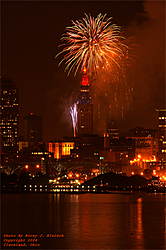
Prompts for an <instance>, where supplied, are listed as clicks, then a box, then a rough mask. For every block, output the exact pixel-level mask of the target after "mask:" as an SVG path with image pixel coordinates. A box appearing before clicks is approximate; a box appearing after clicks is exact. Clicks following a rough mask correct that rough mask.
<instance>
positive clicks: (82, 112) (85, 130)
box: [76, 69, 93, 137]
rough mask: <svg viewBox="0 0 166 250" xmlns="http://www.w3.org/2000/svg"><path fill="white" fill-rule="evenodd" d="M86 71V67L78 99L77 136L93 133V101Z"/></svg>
mask: <svg viewBox="0 0 166 250" xmlns="http://www.w3.org/2000/svg"><path fill="white" fill-rule="evenodd" d="M86 72H87V71H86V69H84V70H83V75H82V81H81V86H80V96H79V100H78V101H77V126H76V127H77V130H76V135H77V137H80V136H82V135H93V103H92V100H91V96H90V95H89V81H88V77H87V73H86Z"/></svg>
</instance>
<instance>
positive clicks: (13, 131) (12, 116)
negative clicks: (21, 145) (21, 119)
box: [0, 77, 18, 153]
mask: <svg viewBox="0 0 166 250" xmlns="http://www.w3.org/2000/svg"><path fill="white" fill-rule="evenodd" d="M0 115H1V122H0V136H1V145H2V148H1V151H2V153H9V152H16V151H17V141H18V89H17V87H16V84H15V82H14V80H13V78H12V77H2V78H1V111H0Z"/></svg>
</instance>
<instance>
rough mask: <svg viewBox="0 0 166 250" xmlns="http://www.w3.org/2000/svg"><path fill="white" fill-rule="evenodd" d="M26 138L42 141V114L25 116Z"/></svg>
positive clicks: (26, 139) (27, 139)
mask: <svg viewBox="0 0 166 250" xmlns="http://www.w3.org/2000/svg"><path fill="white" fill-rule="evenodd" d="M24 140H25V141H38V142H41V141H42V116H37V115H34V113H31V114H30V115H28V116H24Z"/></svg>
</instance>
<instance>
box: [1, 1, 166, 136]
mask: <svg viewBox="0 0 166 250" xmlns="http://www.w3.org/2000/svg"><path fill="white" fill-rule="evenodd" d="M84 13H87V14H88V13H90V14H91V15H92V16H94V17H96V16H97V14H99V13H102V14H105V13H107V17H111V16H112V17H113V21H112V23H116V24H117V25H120V26H121V27H122V31H124V32H125V33H126V35H127V36H130V37H133V38H134V41H135V43H136V44H137V45H138V46H137V51H138V56H139V61H140V63H139V65H138V68H137V69H136V72H135V76H134V79H133V80H134V96H133V98H134V101H133V113H132V115H131V114H130V117H128V118H127V116H126V119H125V120H124V124H123V121H122V122H121V127H122V128H123V130H126V131H128V129H129V128H134V127H136V126H137V125H139V126H144V127H146V128H156V127H157V112H156V111H155V108H164V104H165V1H150V2H149V1H71V2H70V1H23V2H22V1H2V2H1V21H2V24H1V28H2V31H1V38H2V39H1V43H2V44H1V48H2V65H1V69H2V72H1V75H2V76H4V77H5V76H13V78H14V80H15V82H16V85H17V87H18V89H19V117H20V119H19V134H21V135H23V117H24V116H26V115H29V114H30V113H31V112H33V113H34V114H36V115H41V116H42V117H43V139H44V140H52V139H54V138H60V137H62V136H71V135H72V127H71V119H70V114H69V108H70V105H71V104H73V102H74V101H75V100H74V99H73V96H77V93H78V90H79V83H80V75H77V76H76V77H74V76H73V75H70V76H69V77H68V76H67V73H66V72H64V65H61V66H60V67H58V63H59V61H60V59H59V58H56V59H55V55H56V54H57V53H58V52H60V48H59V47H58V45H59V44H60V38H61V35H62V33H64V31H65V27H66V26H70V25H71V20H78V19H82V17H84Z"/></svg>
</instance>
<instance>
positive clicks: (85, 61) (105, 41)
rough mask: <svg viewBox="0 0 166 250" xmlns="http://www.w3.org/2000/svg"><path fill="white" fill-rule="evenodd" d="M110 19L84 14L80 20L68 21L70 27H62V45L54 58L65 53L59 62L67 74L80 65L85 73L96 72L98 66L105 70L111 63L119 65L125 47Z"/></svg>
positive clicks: (117, 29)
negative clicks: (64, 65) (70, 22)
mask: <svg viewBox="0 0 166 250" xmlns="http://www.w3.org/2000/svg"><path fill="white" fill-rule="evenodd" d="M111 19H112V17H110V18H107V19H106V14H105V15H102V14H99V15H98V16H97V18H94V17H91V15H90V14H89V16H88V15H87V14H85V17H84V18H83V19H82V20H79V21H75V22H74V21H72V24H73V26H71V27H67V28H66V33H65V34H64V35H63V36H62V38H61V40H62V41H63V42H64V43H63V44H62V45H61V46H65V47H64V48H63V50H62V51H61V52H60V53H58V54H57V55H56V57H57V56H58V55H60V54H62V53H65V55H64V58H63V59H62V60H61V62H60V63H59V65H60V64H61V63H62V62H63V61H65V64H66V68H65V70H67V71H68V74H70V72H71V71H72V70H73V71H74V72H75V73H74V75H76V74H77V72H78V70H82V69H83V68H84V67H86V68H87V69H88V71H89V72H97V70H98V69H99V68H101V67H102V68H104V69H105V70H107V71H108V70H109V71H110V70H111V71H112V68H113V67H114V66H117V67H119V68H120V65H121V61H122V60H123V57H124V55H125V53H126V50H127V49H128V47H127V45H125V44H124V43H123V41H124V40H125V38H124V37H123V36H121V27H120V26H117V25H116V24H111Z"/></svg>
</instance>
